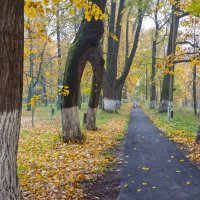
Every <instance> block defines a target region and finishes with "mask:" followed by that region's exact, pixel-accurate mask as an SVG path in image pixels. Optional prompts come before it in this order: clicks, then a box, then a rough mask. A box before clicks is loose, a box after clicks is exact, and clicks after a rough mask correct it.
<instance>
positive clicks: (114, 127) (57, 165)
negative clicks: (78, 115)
mask: <svg viewBox="0 0 200 200" xmlns="http://www.w3.org/2000/svg"><path fill="white" fill-rule="evenodd" d="M122 110H123V111H120V113H119V114H105V115H110V119H109V120H107V121H105V122H104V123H101V124H100V126H99V129H98V131H95V132H92V131H86V130H83V133H84V137H85V142H84V144H65V143H63V142H62V141H60V139H59V134H61V124H60V120H59V119H54V120H53V121H50V120H48V121H41V122H38V123H37V124H36V127H35V128H31V127H23V128H22V131H21V136H20V142H19V151H18V174H19V180H20V186H21V190H22V191H23V197H24V199H25V200H26V199H31V200H43V199H44V200H51V199H56V200H57V199H59V200H64V199H67V200H70V199H85V198H86V196H87V194H85V191H86V190H85V188H84V186H83V185H84V184H82V183H84V182H85V181H92V180H93V179H94V178H95V176H96V175H97V174H98V173H100V172H102V171H104V170H105V168H106V166H107V165H108V163H110V162H111V161H114V159H117V158H114V157H112V156H109V155H106V154H103V152H104V151H106V150H107V149H110V148H114V147H115V145H116V144H117V143H119V139H117V138H121V137H122V136H123V135H124V134H125V127H126V124H127V122H128V118H129V113H130V105H128V104H127V105H125V106H123V107H122ZM97 123H98V121H97ZM116 161H117V160H116Z"/></svg>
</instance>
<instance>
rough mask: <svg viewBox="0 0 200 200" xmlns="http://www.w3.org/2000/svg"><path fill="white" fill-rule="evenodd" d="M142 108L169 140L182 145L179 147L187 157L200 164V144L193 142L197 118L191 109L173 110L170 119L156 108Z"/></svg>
mask: <svg viewBox="0 0 200 200" xmlns="http://www.w3.org/2000/svg"><path fill="white" fill-rule="evenodd" d="M143 110H144V111H145V112H146V114H147V115H148V116H149V118H150V119H151V120H152V121H153V123H154V124H155V125H156V126H157V127H158V128H159V129H161V130H162V131H163V132H164V133H165V134H166V135H167V136H168V137H169V139H170V140H172V141H174V142H175V143H178V144H180V145H181V146H182V147H181V149H184V150H185V151H186V152H187V154H188V158H189V159H191V160H192V161H194V162H196V163H197V164H198V165H199V164H200V145H197V144H196V143H195V142H194V141H195V137H196V133H197V128H198V118H197V117H196V116H194V114H193V112H192V110H189V109H185V110H184V109H176V110H174V119H173V120H171V121H169V120H168V118H167V114H166V113H158V111H157V110H153V109H147V108H145V107H143Z"/></svg>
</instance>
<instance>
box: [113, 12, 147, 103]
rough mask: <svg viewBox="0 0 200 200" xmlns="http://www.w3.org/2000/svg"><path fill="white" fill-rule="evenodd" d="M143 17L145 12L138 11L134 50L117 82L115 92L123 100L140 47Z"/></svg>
mask: <svg viewBox="0 0 200 200" xmlns="http://www.w3.org/2000/svg"><path fill="white" fill-rule="evenodd" d="M143 16H144V14H143V10H141V9H138V19H137V27H136V31H135V36H134V42H133V45H132V49H131V52H130V55H129V56H128V58H127V59H126V61H125V64H124V69H123V73H122V75H121V76H120V77H119V78H118V79H117V80H116V86H115V90H116V93H117V96H118V98H119V99H121V96H122V89H123V86H124V83H125V81H126V78H127V76H128V74H129V71H130V68H131V65H132V62H133V59H134V57H135V54H136V51H137V46H138V42H139V38H140V32H141V28H142V21H143Z"/></svg>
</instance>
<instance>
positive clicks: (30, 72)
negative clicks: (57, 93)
mask: <svg viewBox="0 0 200 200" xmlns="http://www.w3.org/2000/svg"><path fill="white" fill-rule="evenodd" d="M29 37H30V55H29V59H30V69H29V76H30V77H31V82H30V85H29V88H28V98H27V111H31V105H30V101H31V98H32V97H33V96H34V86H33V85H34V83H33V66H34V65H33V40H32V38H31V34H30V30H29Z"/></svg>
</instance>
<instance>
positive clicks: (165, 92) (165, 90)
mask: <svg viewBox="0 0 200 200" xmlns="http://www.w3.org/2000/svg"><path fill="white" fill-rule="evenodd" d="M177 3H178V1H177ZM176 11H178V8H177V5H172V23H171V25H170V33H169V39H168V46H167V56H169V55H172V56H174V55H175V50H176V46H175V45H173V43H176V39H177V33H178V27H179V20H180V17H179V16H177V15H176ZM165 68H166V69H168V68H169V66H165ZM170 70H172V68H170ZM172 79H174V76H173V75H172ZM169 89H170V74H165V75H164V79H163V85H162V92H161V99H160V105H159V111H160V112H167V110H168V105H169V101H170V99H169V96H170V93H169V92H170V91H169ZM172 95H173V91H172Z"/></svg>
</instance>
